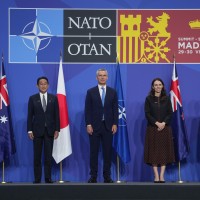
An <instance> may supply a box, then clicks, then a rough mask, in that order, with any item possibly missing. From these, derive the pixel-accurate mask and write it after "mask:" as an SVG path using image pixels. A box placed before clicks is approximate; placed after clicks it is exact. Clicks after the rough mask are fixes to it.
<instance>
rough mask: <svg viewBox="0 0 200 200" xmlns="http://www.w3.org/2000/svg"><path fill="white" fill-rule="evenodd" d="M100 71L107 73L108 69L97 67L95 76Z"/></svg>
mask: <svg viewBox="0 0 200 200" xmlns="http://www.w3.org/2000/svg"><path fill="white" fill-rule="evenodd" d="M100 71H104V72H106V74H107V75H108V71H107V70H106V69H105V68H101V69H98V70H97V71H96V76H98V75H99V72H100Z"/></svg>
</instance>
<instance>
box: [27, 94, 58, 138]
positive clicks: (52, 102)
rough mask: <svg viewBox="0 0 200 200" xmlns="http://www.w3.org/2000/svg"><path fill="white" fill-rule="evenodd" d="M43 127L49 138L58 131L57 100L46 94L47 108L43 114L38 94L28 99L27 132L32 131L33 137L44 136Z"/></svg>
mask: <svg viewBox="0 0 200 200" xmlns="http://www.w3.org/2000/svg"><path fill="white" fill-rule="evenodd" d="M45 126H46V127H47V131H48V134H49V135H50V136H53V135H54V132H55V131H60V118H59V106H58V99H57V96H55V95H52V94H49V93H47V108H46V112H44V110H43V108H42V103H41V99H40V94H39V93H38V94H35V95H32V96H30V98H29V102H28V118H27V131H32V132H33V134H34V136H38V137H39V136H42V135H43V134H44V130H45Z"/></svg>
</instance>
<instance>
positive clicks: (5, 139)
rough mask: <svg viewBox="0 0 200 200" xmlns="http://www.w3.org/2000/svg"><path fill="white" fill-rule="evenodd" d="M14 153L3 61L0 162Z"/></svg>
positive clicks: (0, 95)
mask: <svg viewBox="0 0 200 200" xmlns="http://www.w3.org/2000/svg"><path fill="white" fill-rule="evenodd" d="M15 152H16V148H15V141H14V135H13V129H12V122H11V115H10V101H9V96H8V90H7V81H6V75H5V71H4V60H3V56H2V63H1V68H0V162H2V161H6V160H8V159H9V158H10V156H11V155H12V154H14V153H15Z"/></svg>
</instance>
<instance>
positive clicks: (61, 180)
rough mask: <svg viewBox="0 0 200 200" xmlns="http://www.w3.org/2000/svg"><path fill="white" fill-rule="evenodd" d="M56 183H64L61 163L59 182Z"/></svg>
mask: <svg viewBox="0 0 200 200" xmlns="http://www.w3.org/2000/svg"><path fill="white" fill-rule="evenodd" d="M58 182H59V183H64V181H63V176H62V161H61V162H60V180H59V181H58Z"/></svg>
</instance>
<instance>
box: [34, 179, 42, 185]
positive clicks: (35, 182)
mask: <svg viewBox="0 0 200 200" xmlns="http://www.w3.org/2000/svg"><path fill="white" fill-rule="evenodd" d="M33 183H34V184H38V183H41V181H39V180H35V181H33Z"/></svg>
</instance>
